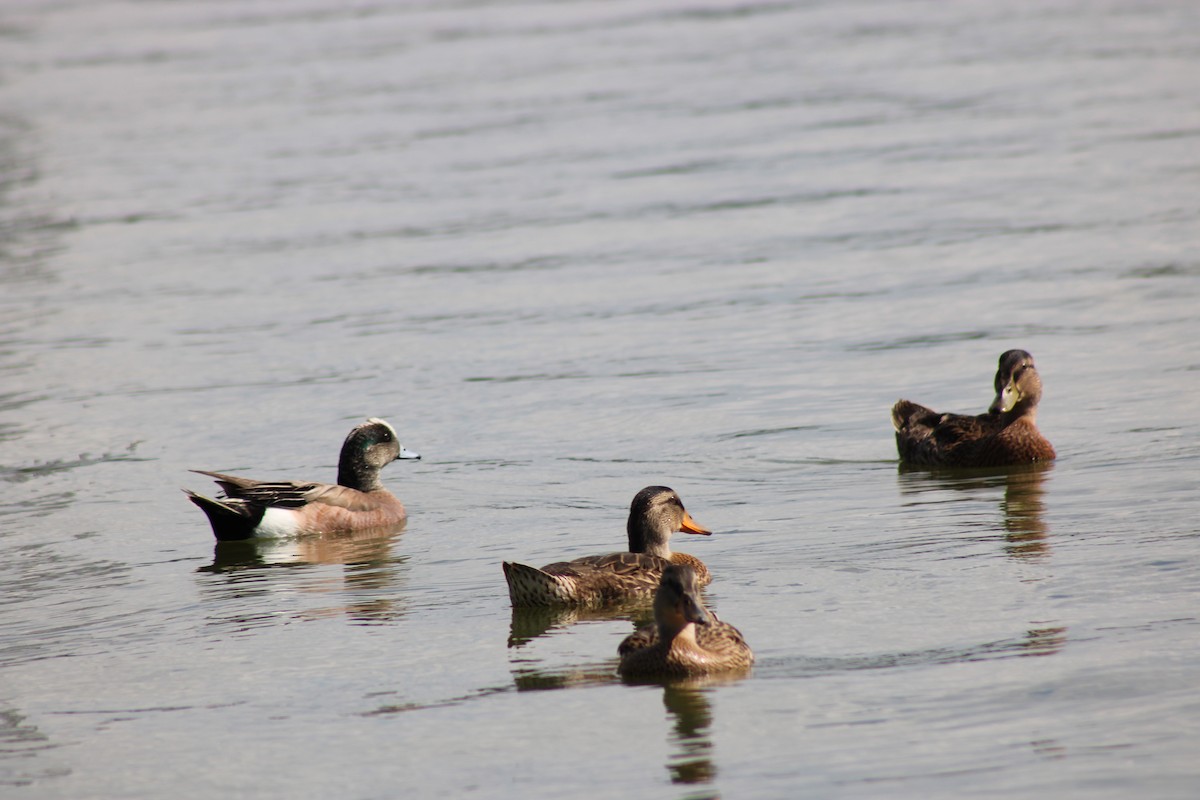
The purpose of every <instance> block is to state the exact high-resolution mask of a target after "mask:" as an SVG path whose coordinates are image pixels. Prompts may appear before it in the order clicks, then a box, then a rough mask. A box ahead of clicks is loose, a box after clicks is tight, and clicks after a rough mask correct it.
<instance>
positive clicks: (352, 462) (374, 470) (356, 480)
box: [338, 417, 421, 492]
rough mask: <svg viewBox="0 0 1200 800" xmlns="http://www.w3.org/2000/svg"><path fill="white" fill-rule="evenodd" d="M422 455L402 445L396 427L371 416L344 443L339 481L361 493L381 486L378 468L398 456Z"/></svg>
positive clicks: (417, 457) (415, 456)
mask: <svg viewBox="0 0 1200 800" xmlns="http://www.w3.org/2000/svg"><path fill="white" fill-rule="evenodd" d="M420 457H421V456H420V455H418V454H417V453H414V452H412V451H410V450H405V449H404V448H403V447H402V446H401V445H400V438H399V437H398V436H397V435H396V429H395V428H393V427H392V426H391V425H390V424H388V423H387V422H385V421H384V420H381V419H378V418H376V417H371V418H370V419H368V420H367V421H366V422H364V423H362V424H361V425H357V426H355V428H354V430H352V431H350V434H349V435H348V436H347V437H346V441H345V442H343V443H342V454H341V456H340V457H339V458H338V483H340V484H341V485H342V486H349V487H350V488H352V489H358V490H359V491H362V492H370V491H374V490H375V489H379V488H382V486H383V484H381V483H380V482H379V470H381V469H383V468H384V467H386V466H387V465H388V464H390V463H392V462H393V461H395V460H396V459H400V458H405V459H409V458H411V459H419V458H420Z"/></svg>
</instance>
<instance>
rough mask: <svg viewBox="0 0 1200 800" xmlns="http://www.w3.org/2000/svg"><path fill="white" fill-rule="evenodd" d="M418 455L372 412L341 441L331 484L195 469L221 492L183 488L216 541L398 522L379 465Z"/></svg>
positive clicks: (402, 515) (401, 516)
mask: <svg viewBox="0 0 1200 800" xmlns="http://www.w3.org/2000/svg"><path fill="white" fill-rule="evenodd" d="M420 457H421V456H420V455H418V454H417V453H413V452H410V451H408V450H405V449H404V448H403V447H401V446H400V440H399V437H397V435H396V429H395V428H393V427H392V426H391V425H390V424H388V423H387V422H385V421H384V420H381V419H378V418H375V417H372V418H371V419H368V420H367V421H366V422H364V423H362V424H360V425H357V426H356V427H355V428H354V429H353V430H351V431H350V433H349V435H348V436H346V441H345V442H343V443H342V452H341V456H340V457H339V459H338V477H337V483H336V484H330V483H312V482H308V483H304V482H299V481H256V480H252V479H250V478H239V477H236V476H234V475H225V474H223V473H220V472H205V471H204V470H199V469H195V470H192V472H196V473H199V474H200V475H207V476H209V477H210V478H213V479H214V480H215V481H216V482H217V485H218V486H220V487H221V489H222V490H223V491H224V496H223V497H220V498H219V499H216V500H213V499H211V498H208V497H204V496H203V495H199V494H196V493H195V492H193V491H190V490H188V489H184V490H183V491H184V493H185V494H186V495H187V496H188V499H190V500H191V501H192V502H193V503H195V504H196V505H197V506H199V508H200V509H201V510H202V511H203V512H204V513H205V514H206V515H207V516H208V521H209V524H210V525H212V529H213V534H214V535H215V536H216V537H217V540H218V541H235V540H239V539H251V538H254V537H282V536H299V535H303V534H317V533H343V532H347V531H358V530H365V529H369V528H383V527H391V526H397V525H399V524H401V523H403V522H404V521H405V519H406V518H407V512H406V511H405V510H404V504H403V503H401V502H400V500H399V499H398V498H397V497H396V496H395V495H394V494H392V493H391V492H389V491H388V490H387V489H385V488H384V487H383V484H382V483H381V482H380V480H379V471H380V470H381V469H383V468H384V467H385V466H387V465H388V464H390V463H391V462H393V461H395V460H397V459H419V458H420Z"/></svg>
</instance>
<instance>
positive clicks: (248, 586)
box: [197, 526, 407, 623]
mask: <svg viewBox="0 0 1200 800" xmlns="http://www.w3.org/2000/svg"><path fill="white" fill-rule="evenodd" d="M402 529H403V527H402V526H401V527H388V528H377V529H368V530H360V531H353V532H347V533H345V534H337V535H332V534H326V535H324V536H312V537H303V538H295V539H250V540H246V541H235V542H217V543H216V545H215V547H214V550H213V561H212V563H211V564H209V565H206V566H203V567H200V568H199V569H197V573H201V574H207V575H210V576H213V578H214V580H211V581H208V582H206V583H205V584H204V585H203V588H204V590H205V591H206V593H207V594H209V596H210V598H211V599H213V600H218V601H228V600H237V601H239V602H238V606H239V613H238V615H237V619H238V620H240V621H242V622H244V623H253V621H255V620H260V619H273V618H275V617H276V616H277V615H278V612H279V609H278V608H277V607H276V606H275V605H274V604H273V603H271V601H270V600H271V597H272V596H273V595H275V594H276V592H277V590H278V589H279V588H280V585H281V584H283V583H286V585H287V588H288V589H290V590H292V591H294V592H296V593H299V594H301V595H327V594H342V595H347V596H348V599H347V602H344V603H339V604H337V605H333V606H326V607H316V608H307V609H304V610H301V611H297V612H295V616H298V617H300V618H302V619H321V618H327V617H334V616H340V615H345V616H347V617H349V618H350V619H352V620H354V621H357V622H364V623H377V622H386V621H390V620H394V619H396V618H398V617H399V616H401V615H402V614H403V612H404V609H403V607H402V606H401V605H400V604H399V603H398V602H397V600H396V595H395V593H394V592H388V595H387V596H386V597H381V596H379V595H380V592H383V591H385V590H388V589H389V587H391V586H393V585H394V584H395V583H396V582H397V580H398V578H399V576H400V572H401V567H402V566H403V565H404V563H405V562H406V561H407V557H395V556H392V555H391V553H392V545H393V543H394V542H395V541H396V540H397V539H398V537H399V536H400V533H401V531H402ZM313 567H341V568H342V569H340V570H337V571H331V570H328V569H320V570H314V569H312V568H313ZM272 576H275V577H272ZM284 576H286V577H284ZM246 600H252V601H253V603H254V609H255V610H254V611H251V612H250V613H246V612H247V604H246V602H245V601H246Z"/></svg>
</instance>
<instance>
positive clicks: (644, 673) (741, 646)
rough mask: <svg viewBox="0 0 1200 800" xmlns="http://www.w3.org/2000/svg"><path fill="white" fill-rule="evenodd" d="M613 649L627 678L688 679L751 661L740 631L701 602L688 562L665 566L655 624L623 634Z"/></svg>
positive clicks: (742, 667)
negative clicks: (616, 646) (723, 620)
mask: <svg viewBox="0 0 1200 800" xmlns="http://www.w3.org/2000/svg"><path fill="white" fill-rule="evenodd" d="M697 626H699V627H697ZM617 653H618V654H619V655H620V656H621V664H620V667H619V669H620V672H621V675H622V676H624V677H626V678H687V677H692V676H695V675H708V674H711V673H714V672H727V671H733V670H745V669H748V668H749V667H750V666H751V665H752V664H753V663H754V653H753V652H752V651H751V650H750V646H749V645H747V644H746V640H745V639H744V638H743V637H742V634H741V632H740V631H738V629H737V628H735V627H733V626H732V625H730V624H729V623H728V622H721V621H720V620H718V619H717V618H716V615H714V614H712V613H711V612H710V611H708V609H706V608H705V607H704V603H703V602H701V600H700V588H699V586H698V585H697V580H696V573H695V571H694V570H693V569H692V568H691V567H689V566H687V565H686V564H672V565H671V566H669V567H667V568H666V569H665V570H663V575H662V581H661V582H660V583H659V586H658V591H657V592H656V593H655V595H654V625H649V626H647V627H645V628H642V629H641V630H639V631H638V632H637V633H634V634H631V635H630V636H627V637H626V638H625V640H624V641H623V642H621V646H620V647H618V648H617Z"/></svg>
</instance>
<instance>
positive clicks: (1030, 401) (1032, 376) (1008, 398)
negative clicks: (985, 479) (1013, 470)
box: [892, 350, 1056, 467]
mask: <svg viewBox="0 0 1200 800" xmlns="http://www.w3.org/2000/svg"><path fill="white" fill-rule="evenodd" d="M995 389H996V399H995V400H994V401H992V405H991V407H990V408H988V410H987V413H984V414H978V415H976V416H970V415H966V414H939V413H938V412H936V411H932V410H930V409H928V408H925V407H924V406H921V405H917V404H916V403H913V402H910V401H908V400H900V401H899V402H897V403H896V405H895V406H893V407H892V425H893V426H894V427H895V428H896V449H897V450H898V451H899V453H900V460H901V461H903V462H905V463H908V464H915V465H918V466H929V467H1003V466H1011V465H1015V464H1026V463H1030V462H1033V461H1050V460H1052V459H1053V458H1054V457H1055V455H1056V454H1055V452H1054V448H1053V447H1052V446H1051V445H1050V442H1048V441H1047V440H1046V437H1044V436H1042V433H1041V431H1039V430H1038V427H1037V406H1038V401H1039V400H1041V399H1042V379H1041V376H1039V375H1038V371H1037V368H1036V367H1035V366H1034V364H1033V356H1031V355H1030V354H1029V353H1027V352H1025V351H1024V350H1009V351H1007V352H1005V353H1004V354H1003V355H1001V356H1000V364H999V369H997V370H996V379H995Z"/></svg>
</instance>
